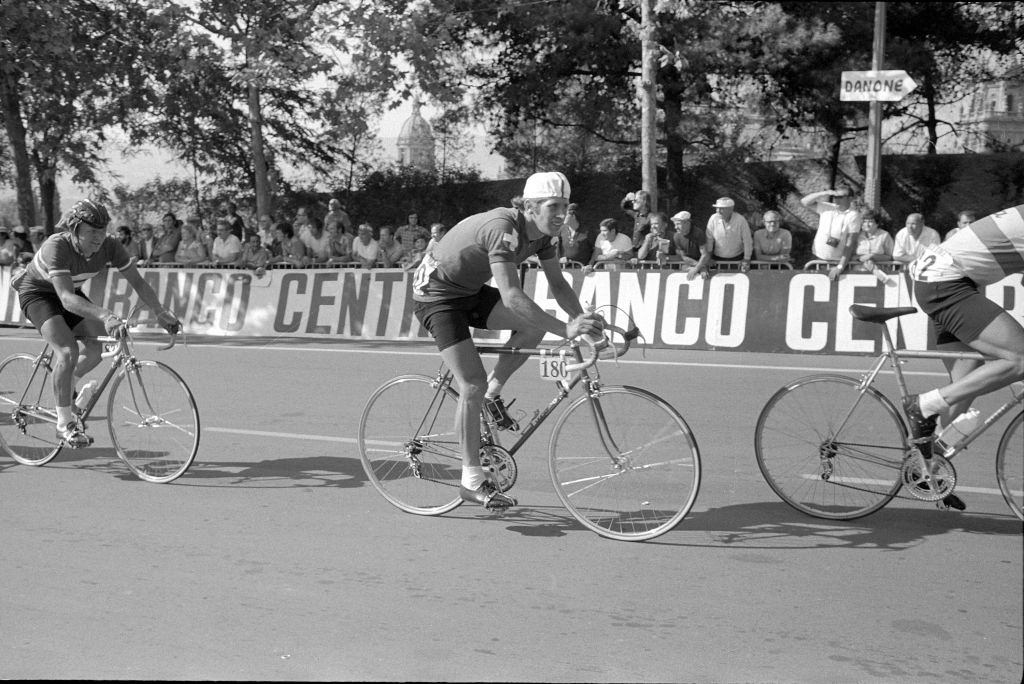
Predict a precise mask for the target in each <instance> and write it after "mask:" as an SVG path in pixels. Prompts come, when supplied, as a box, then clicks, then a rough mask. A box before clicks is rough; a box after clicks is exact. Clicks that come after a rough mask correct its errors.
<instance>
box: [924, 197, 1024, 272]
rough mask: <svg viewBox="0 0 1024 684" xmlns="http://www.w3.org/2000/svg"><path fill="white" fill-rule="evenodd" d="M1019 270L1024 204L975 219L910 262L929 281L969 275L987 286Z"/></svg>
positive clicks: (1023, 266) (1023, 262)
mask: <svg viewBox="0 0 1024 684" xmlns="http://www.w3.org/2000/svg"><path fill="white" fill-rule="evenodd" d="M1015 273H1024V205H1020V206H1017V207H1013V208H1012V209H1004V210H1003V211H998V212H996V213H994V214H992V215H990V216H986V217H985V218H983V219H979V220H977V221H975V222H974V223H972V224H970V225H969V226H967V227H966V228H964V229H962V230H959V231H957V233H956V235H954V236H953V237H951V238H949V239H948V240H946V241H945V242H943V243H941V244H939V245H934V246H932V247H928V248H927V249H926V250H925V252H924V254H922V255H921V256H920V257H918V258H917V259H916V260H915V261H914V262H913V263H911V265H910V274H911V276H912V277H913V278H914V280H919V281H921V282H926V283H935V282H950V281H954V280H960V279H962V278H968V279H970V280H971V281H973V282H974V283H975V284H976V285H978V286H979V287H983V286H985V285H991V284H992V283H997V282H999V281H1000V280H1002V279H1003V278H1005V277H1006V276H1008V275H1013V274H1015Z"/></svg>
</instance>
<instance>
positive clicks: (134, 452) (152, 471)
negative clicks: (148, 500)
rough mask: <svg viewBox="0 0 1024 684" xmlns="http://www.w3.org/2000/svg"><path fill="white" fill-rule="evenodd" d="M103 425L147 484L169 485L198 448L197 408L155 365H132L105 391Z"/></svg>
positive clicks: (178, 382)
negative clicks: (104, 420)
mask: <svg viewBox="0 0 1024 684" xmlns="http://www.w3.org/2000/svg"><path fill="white" fill-rule="evenodd" d="M108 401H109V403H108V405H107V425H108V427H109V428H110V439H111V440H112V441H113V443H114V448H115V449H116V450H117V455H118V456H120V457H121V460H122V461H124V462H125V464H126V465H127V466H128V467H129V468H131V470H132V472H133V473H135V474H136V475H138V476H139V477H140V478H141V479H143V480H146V481H147V482H159V483H162V482H170V481H171V480H175V479H177V478H178V477H181V475H182V474H183V473H184V472H185V471H186V470H188V467H189V466H190V465H192V461H193V460H194V459H195V457H196V452H197V451H198V450H199V409H198V408H196V401H195V399H194V398H193V397H192V392H191V391H190V390H189V388H188V385H186V384H185V381H184V380H182V379H181V376H179V375H178V374H177V373H176V372H175V371H174V370H172V369H171V368H170V367H169V366H165V365H164V364H162V363H160V362H159V361H133V362H130V363H129V364H128V365H127V366H126V367H125V368H123V369H122V370H121V372H120V373H119V374H118V376H117V378H116V379H115V380H114V382H113V384H112V385H111V387H110V398H109V400H108Z"/></svg>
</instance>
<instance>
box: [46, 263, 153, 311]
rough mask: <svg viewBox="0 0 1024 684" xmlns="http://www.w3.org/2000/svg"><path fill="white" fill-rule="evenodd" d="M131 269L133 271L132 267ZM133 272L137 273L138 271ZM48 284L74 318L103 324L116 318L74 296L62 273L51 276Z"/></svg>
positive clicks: (103, 309) (86, 300) (76, 295)
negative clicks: (77, 317) (102, 322)
mask: <svg viewBox="0 0 1024 684" xmlns="http://www.w3.org/2000/svg"><path fill="white" fill-rule="evenodd" d="M132 268H133V269H135V267H134V266H132ZM135 272H136V273H138V270H136V271H135ZM140 280H141V276H140ZM50 282H51V283H53V289H54V290H56V291H57V296H58V297H60V303H61V305H62V306H63V307H64V308H65V309H67V310H68V311H70V312H71V313H73V314H75V315H76V316H81V317H82V318H91V319H94V320H97V321H104V322H105V321H106V320H107V319H110V318H117V316H115V315H114V312H113V311H111V310H110V309H108V308H106V307H103V306H100V305H99V304H94V303H92V302H90V301H89V300H88V299H86V298H85V297H82V296H81V295H78V294H76V293H75V283H74V281H73V280H71V276H70V275H67V274H63V273H62V274H52V275H51V276H50Z"/></svg>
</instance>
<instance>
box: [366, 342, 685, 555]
mask: <svg viewBox="0 0 1024 684" xmlns="http://www.w3.org/2000/svg"><path fill="white" fill-rule="evenodd" d="M608 329H609V327H606V330H608ZM618 332H619V333H621V334H622V338H623V340H622V343H621V344H618V345H615V344H613V345H611V346H610V347H609V350H610V351H609V350H606V351H604V352H601V351H599V347H601V344H600V343H597V344H594V343H591V342H590V341H589V340H586V338H582V339H584V344H585V345H586V346H589V348H590V353H589V355H588V356H587V357H585V356H584V353H583V349H584V347H583V346H581V343H580V342H579V341H578V340H572V341H569V342H566V343H563V344H562V345H561V346H560V347H559V348H555V349H552V350H548V349H510V348H506V347H494V346H478V347H477V350H478V351H479V352H480V353H481V354H513V355H521V354H526V355H529V356H534V357H538V358H539V372H540V375H541V377H543V378H546V379H548V380H551V381H553V382H554V384H555V386H556V388H557V392H556V394H555V396H554V398H553V399H552V400H551V401H550V403H548V404H547V405H546V406H545V407H544V408H543V409H541V410H537V411H535V412H534V414H533V417H532V418H531V419H530V420H529V421H528V422H527V423H526V424H525V425H523V426H521V427H519V428H518V438H517V439H516V440H515V442H514V443H513V444H511V445H509V446H507V447H505V446H502V445H501V444H500V442H499V433H498V430H497V428H496V427H495V426H494V425H493V424H492V423H490V422H489V421H490V418H489V416H488V415H487V412H486V411H484V412H483V414H482V418H481V447H480V460H481V464H482V465H483V466H484V468H485V470H486V471H488V473H489V477H491V478H492V480H493V481H494V482H495V484H496V485H498V488H499V489H500V490H501V491H503V492H506V491H508V490H509V489H511V488H512V486H513V485H514V484H515V482H516V478H517V476H518V473H519V468H518V465H517V464H516V459H515V455H516V454H517V453H518V452H519V450H520V449H521V448H522V447H523V446H524V445H525V444H526V442H527V440H529V439H530V437H531V436H533V434H534V433H535V432H536V431H537V429H538V428H539V427H540V426H541V424H542V423H544V421H545V420H546V419H547V418H548V416H550V415H551V414H552V412H554V411H555V409H556V408H557V407H558V406H559V405H560V404H562V403H563V402H564V401H566V400H569V405H568V407H567V408H566V409H565V410H564V411H563V412H562V413H561V414H560V415H559V417H558V419H557V420H556V422H555V425H554V428H553V429H552V431H551V436H550V439H549V440H548V466H549V471H550V475H551V481H552V483H553V485H554V489H555V492H556V493H557V494H558V498H559V499H560V500H561V502H562V504H563V505H564V506H565V508H566V509H567V510H568V511H569V513H570V514H572V516H573V517H574V518H575V519H576V520H578V521H579V522H580V523H581V524H582V525H583V526H584V527H586V528H588V529H590V530H592V531H594V532H596V533H597V534H599V535H601V536H603V537H608V538H610V539H616V540H621V541H640V540H645V539H652V538H654V537H657V536H659V535H662V534H664V533H666V532H668V531H669V530H671V529H672V528H674V527H675V526H676V525H677V524H678V523H679V522H680V521H681V520H682V519H683V518H684V517H685V516H686V514H687V513H688V512H689V511H690V508H691V507H692V506H693V504H694V501H695V500H696V498H697V491H698V489H699V487H700V477H701V464H700V452H699V450H698V448H697V442H696V440H695V439H694V436H693V433H692V432H691V430H690V428H689V426H688V425H687V424H686V421H685V420H684V419H683V417H682V416H681V415H680V414H679V413H678V412H677V411H676V410H675V409H674V408H673V407H672V406H671V405H669V404H668V402H666V401H665V400H664V399H662V398H661V397H659V396H657V395H655V394H653V393H652V392H649V391H647V390H644V389H641V388H639V387H631V386H614V385H604V384H603V383H602V382H601V381H600V373H599V372H598V370H597V367H596V364H597V362H598V360H599V357H603V358H612V357H617V356H621V355H622V354H624V353H625V351H626V350H628V348H629V343H630V340H632V339H635V338H636V336H637V333H638V331H636V329H635V328H634V329H633V330H631V331H629V332H626V331H624V330H622V329H618ZM574 390H578V392H576V394H575V396H574V397H573V398H572V399H571V400H570V396H571V395H572V394H573V392H574ZM458 398H459V397H458V390H457V387H455V386H454V385H453V376H452V373H451V371H449V370H447V369H446V368H445V366H444V365H443V364H442V366H441V367H440V369H438V371H437V373H435V374H434V375H432V376H427V375H400V376H398V377H396V378H393V379H391V380H389V381H387V382H386V383H384V384H383V385H381V386H380V387H379V388H378V389H377V390H376V391H374V392H373V394H372V395H371V396H370V398H369V400H368V401H367V403H366V408H365V409H364V410H363V414H362V418H361V420H360V422H359V452H360V458H361V460H362V464H363V468H364V470H365V471H366V475H367V478H368V479H369V481H370V482H371V483H372V484H373V486H374V487H375V488H376V489H377V491H378V492H379V493H380V494H381V495H383V496H384V498H385V499H387V500H388V501H389V502H390V503H392V504H393V505H395V506H397V507H398V508H400V509H401V510H403V511H406V512H408V513H414V514H417V515H441V514H443V513H447V512H449V511H451V510H453V509H455V508H456V507H457V506H459V505H460V504H461V503H462V499H461V498H460V497H459V483H460V478H461V473H462V459H461V455H460V451H459V437H458V433H457V432H456V431H455V410H456V404H457V402H458ZM505 434H509V433H505Z"/></svg>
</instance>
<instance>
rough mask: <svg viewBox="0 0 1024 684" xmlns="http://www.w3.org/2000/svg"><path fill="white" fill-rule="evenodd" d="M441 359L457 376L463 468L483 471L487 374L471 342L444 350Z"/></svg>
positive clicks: (459, 433) (456, 413)
mask: <svg viewBox="0 0 1024 684" xmlns="http://www.w3.org/2000/svg"><path fill="white" fill-rule="evenodd" d="M441 359H442V360H443V361H444V364H445V365H446V366H447V367H448V369H449V370H451V372H452V375H454V376H455V383H456V388H457V389H458V391H459V402H458V406H457V408H456V409H455V431H456V433H458V435H459V444H460V446H461V447H462V468H463V470H465V469H466V468H467V467H477V468H478V467H480V407H481V406H482V405H483V401H484V390H485V389H486V387H487V372H486V371H485V370H484V364H483V361H481V359H480V354H479V353H478V352H477V350H476V345H475V344H474V343H473V340H472V339H467V340H462V341H461V342H457V343H455V344H453V345H451V346H449V347H445V348H444V349H442V350H441Z"/></svg>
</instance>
